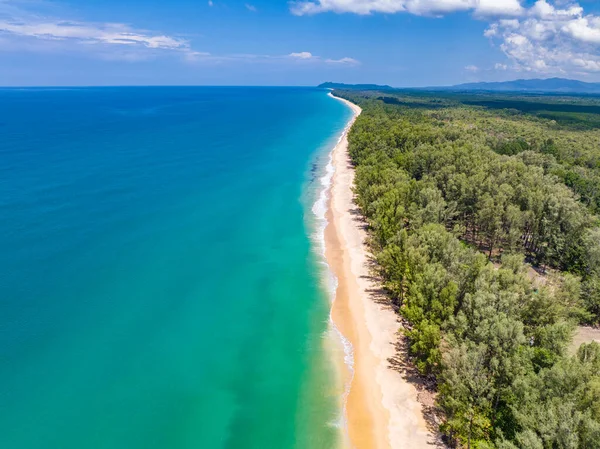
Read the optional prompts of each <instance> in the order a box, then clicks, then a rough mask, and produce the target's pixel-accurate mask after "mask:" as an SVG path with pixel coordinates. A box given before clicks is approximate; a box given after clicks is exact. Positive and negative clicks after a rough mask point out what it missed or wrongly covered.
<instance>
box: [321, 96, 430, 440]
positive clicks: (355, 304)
mask: <svg viewBox="0 0 600 449" xmlns="http://www.w3.org/2000/svg"><path fill="white" fill-rule="evenodd" d="M338 100H340V101H344V102H345V103H346V104H347V105H348V106H349V107H351V108H352V109H353V111H354V112H355V116H354V119H356V117H357V116H358V115H359V114H360V113H361V109H360V108H359V107H358V106H356V105H354V104H352V103H350V102H348V101H345V100H341V99H339V98H338ZM354 119H353V120H354ZM333 165H334V169H335V173H334V175H333V182H332V185H331V191H330V195H329V198H330V200H329V208H328V212H327V221H328V223H329V224H328V226H327V229H326V230H325V247H326V257H327V261H328V263H329V265H330V267H331V269H332V271H333V273H334V274H335V276H336V277H337V279H338V288H337V291H336V297H335V302H334V304H333V309H332V318H333V321H334V323H335V325H336V327H337V328H338V329H339V330H340V331H341V333H342V334H343V335H344V336H345V337H346V338H347V339H348V340H349V341H350V342H351V343H352V346H353V351H354V353H353V355H354V375H353V377H352V379H351V387H350V392H349V395H348V398H347V403H346V420H347V425H348V433H349V438H350V441H351V445H352V447H353V448H355V449H370V448H374V449H387V448H390V449H391V448H393V449H419V448H431V447H432V446H435V445H436V443H435V436H434V435H433V434H432V433H431V432H429V431H428V427H427V424H426V422H425V419H424V417H423V410H422V408H423V407H422V405H421V404H420V403H419V401H418V398H417V395H418V391H417V389H416V387H415V386H414V385H413V384H411V383H409V382H408V381H407V380H406V379H405V378H404V377H403V375H402V374H401V372H400V371H398V370H396V369H394V368H393V367H392V366H391V364H390V362H389V360H390V359H397V357H398V353H397V350H396V345H397V343H398V339H399V334H398V329H399V328H400V326H401V324H400V322H399V320H398V317H397V315H396V314H395V312H394V311H393V310H392V309H391V308H390V307H389V306H387V305H386V304H382V301H381V300H379V301H378V300H377V293H376V292H377V291H378V290H379V286H378V285H377V283H376V281H375V280H373V279H372V278H371V273H370V270H369V252H368V248H367V246H366V237H367V234H366V231H365V229H364V222H363V220H362V217H361V216H360V214H359V211H358V208H357V206H356V205H355V204H354V201H353V192H352V186H353V182H354V169H353V167H352V166H351V164H350V160H349V156H348V140H347V136H346V135H344V136H343V138H342V139H341V140H340V143H339V144H338V145H337V146H336V148H335V149H334V150H333Z"/></svg>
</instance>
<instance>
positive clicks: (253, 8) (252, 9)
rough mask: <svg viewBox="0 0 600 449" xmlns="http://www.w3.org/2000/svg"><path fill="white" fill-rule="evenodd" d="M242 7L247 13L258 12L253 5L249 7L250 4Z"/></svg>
mask: <svg viewBox="0 0 600 449" xmlns="http://www.w3.org/2000/svg"><path fill="white" fill-rule="evenodd" d="M244 6H245V7H246V9H247V10H248V11H252V12H256V11H258V10H257V9H256V6H254V5H251V4H249V3H246V4H245V5H244Z"/></svg>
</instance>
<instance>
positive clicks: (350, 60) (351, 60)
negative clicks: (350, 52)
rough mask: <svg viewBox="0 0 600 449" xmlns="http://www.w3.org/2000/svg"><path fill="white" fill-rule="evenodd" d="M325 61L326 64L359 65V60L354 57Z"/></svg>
mask: <svg viewBox="0 0 600 449" xmlns="http://www.w3.org/2000/svg"><path fill="white" fill-rule="evenodd" d="M325 62H326V63H327V64H345V65H360V61H357V60H356V59H354V58H341V59H326V60H325Z"/></svg>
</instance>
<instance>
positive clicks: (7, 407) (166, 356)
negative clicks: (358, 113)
mask: <svg viewBox="0 0 600 449" xmlns="http://www.w3.org/2000/svg"><path fill="white" fill-rule="evenodd" d="M350 115H351V112H350V111H349V110H348V109H347V108H346V107H345V106H344V105H343V104H341V103H339V102H338V101H336V100H333V99H331V98H329V97H328V96H327V95H326V94H325V92H324V91H321V90H317V89H308V88H306V89H302V88H193V87H186V88H85V89H24V90H18V89H4V90H0V218H1V219H0V248H1V251H0V447H2V448H11V449H33V448H44V449H48V448H57V449H58V448H60V449H71V448H73V449H75V448H77V449H84V448H85V449H99V448H102V449H121V448H123V449H125V448H127V449H137V448H139V449H152V448H162V449H180V448H181V449H183V448H201V449H212V448H215V449H216V448H231V449H233V448H244V449H251V448H257V449H269V448H277V449H285V448H310V449H319V448H327V449H329V448H331V447H333V446H334V445H335V443H336V441H338V438H339V434H340V431H339V428H337V427H336V425H335V423H336V422H338V421H339V416H340V410H339V408H340V405H339V386H336V385H335V376H334V375H333V368H332V362H331V360H330V359H331V357H330V356H329V355H328V354H327V351H326V349H325V348H324V344H323V339H324V335H325V334H326V332H327V326H328V323H327V319H328V313H329V307H330V306H329V302H328V298H327V292H326V289H325V288H324V287H323V282H322V274H323V273H322V271H323V268H322V265H321V264H320V262H319V255H318V251H316V250H315V235H314V234H315V232H316V229H317V228H318V223H316V220H315V217H314V216H313V214H312V212H311V208H312V205H313V203H314V202H315V200H316V198H317V197H318V195H319V192H320V190H321V189H322V186H321V183H320V182H319V178H320V176H321V175H322V173H323V170H324V166H325V164H326V161H327V152H328V151H329V150H330V149H331V148H332V146H333V145H334V144H335V141H336V139H337V137H338V136H339V134H340V133H341V132H342V130H343V128H344V126H345V124H346V122H347V121H348V120H349V118H350Z"/></svg>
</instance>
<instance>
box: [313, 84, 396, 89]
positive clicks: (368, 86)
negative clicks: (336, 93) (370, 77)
mask: <svg viewBox="0 0 600 449" xmlns="http://www.w3.org/2000/svg"><path fill="white" fill-rule="evenodd" d="M317 87H320V88H322V89H343V90H393V89H394V88H393V87H391V86H381V85H379V84H344V83H331V82H328V83H323V84H319V85H318V86H317Z"/></svg>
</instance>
